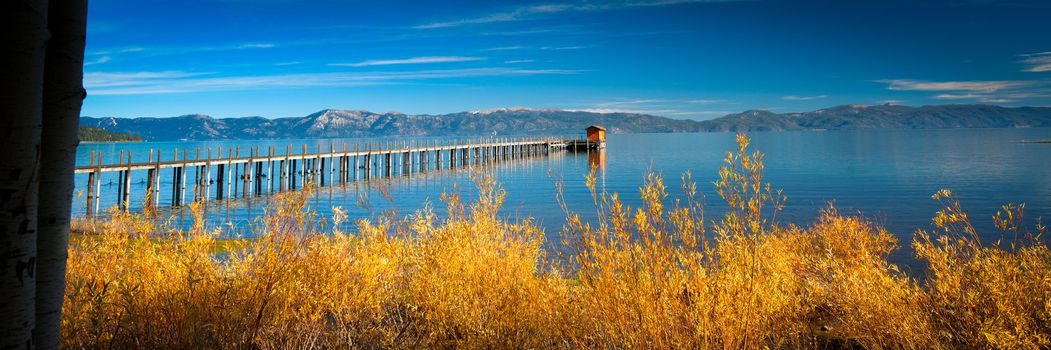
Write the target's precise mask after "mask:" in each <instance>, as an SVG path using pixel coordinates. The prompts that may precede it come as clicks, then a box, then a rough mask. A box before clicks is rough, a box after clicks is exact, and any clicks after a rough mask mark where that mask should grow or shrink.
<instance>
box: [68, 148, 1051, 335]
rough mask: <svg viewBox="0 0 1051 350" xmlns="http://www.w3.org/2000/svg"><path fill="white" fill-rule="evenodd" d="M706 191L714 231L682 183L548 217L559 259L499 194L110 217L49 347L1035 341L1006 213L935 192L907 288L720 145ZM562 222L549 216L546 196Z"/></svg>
mask: <svg viewBox="0 0 1051 350" xmlns="http://www.w3.org/2000/svg"><path fill="white" fill-rule="evenodd" d="M737 141H738V148H737V149H736V151H735V152H728V153H727V155H726V163H725V164H724V166H723V167H722V169H721V170H720V172H719V180H718V181H717V182H716V183H715V189H716V193H717V194H718V196H719V198H720V199H721V200H723V201H725V202H726V204H727V208H728V210H726V212H724V213H721V215H719V216H718V218H716V219H715V220H711V221H706V220H708V219H706V218H705V212H704V197H703V196H701V195H700V194H699V191H698V190H697V185H696V184H694V183H693V181H692V179H691V177H690V174H689V173H686V174H684V175H683V177H682V179H681V185H680V190H681V195H679V196H676V197H675V199H673V200H669V197H670V195H669V194H668V192H667V190H666V188H665V185H664V179H663V178H662V177H661V176H658V175H650V176H648V177H647V178H646V180H645V183H644V184H643V186H642V187H641V188H640V191H639V195H640V197H641V198H642V204H641V205H640V206H639V207H638V208H631V207H629V206H627V205H625V204H624V203H623V202H622V201H621V200H620V198H619V195H618V194H617V193H605V192H600V191H597V190H596V186H595V185H596V177H595V174H594V172H592V173H591V174H589V175H588V176H587V178H586V184H587V186H588V188H589V189H590V190H591V194H592V199H593V202H594V205H595V213H596V216H597V219H596V220H593V221H592V222H585V221H584V220H582V219H581V216H579V215H577V214H574V213H573V212H571V211H569V210H568V209H566V214H567V224H566V226H565V227H564V230H563V235H562V238H563V239H562V241H563V246H564V250H560V251H558V252H559V253H560V254H561V256H562V259H553V258H549V257H548V256H547V255H546V250H545V248H544V246H545V242H544V240H543V237H544V234H543V232H542V231H541V230H540V229H539V228H537V227H536V225H534V224H533V222H532V221H531V220H529V219H526V220H523V221H520V222H510V221H508V220H505V219H503V218H502V217H501V215H500V214H499V210H500V207H501V205H502V203H503V199H504V196H505V194H504V192H503V191H502V190H501V189H500V188H499V187H498V186H497V185H496V184H495V183H494V181H493V180H492V179H491V177H487V176H478V177H476V179H475V180H476V185H477V187H478V189H479V191H478V195H477V198H476V199H475V200H474V201H473V202H471V203H469V204H465V203H462V202H461V199H460V197H459V196H456V195H444V196H443V203H444V205H445V206H446V212H447V214H446V215H445V216H444V217H439V216H438V215H436V214H435V213H434V212H433V211H432V210H430V209H424V210H421V211H419V212H417V213H415V214H413V215H410V216H408V217H402V218H399V217H398V214H397V212H390V213H388V214H387V215H377V216H375V217H374V218H371V219H359V220H357V222H356V225H355V226H356V229H355V230H354V231H355V232H351V233H347V232H341V231H340V230H339V227H341V225H340V224H341V223H342V222H343V221H345V220H347V217H346V214H345V213H344V212H342V211H341V210H339V209H338V208H336V209H335V210H334V212H335V216H334V217H333V218H332V225H327V222H325V221H324V220H320V219H319V218H317V217H315V215H314V214H313V213H312V211H311V210H310V209H309V208H307V204H306V203H307V202H308V198H309V196H310V195H311V189H310V186H309V185H308V186H307V188H306V189H305V190H304V191H299V192H292V193H285V194H281V195H278V196H276V197H275V199H274V200H273V202H272V203H271V204H270V205H269V206H268V209H267V211H266V213H265V214H264V215H263V216H262V217H261V218H260V220H259V222H258V228H257V231H256V233H257V234H258V238H256V239H253V240H251V241H247V242H233V243H223V245H224V247H226V249H229V251H228V252H224V253H222V254H218V255H217V254H216V252H215V246H216V245H217V240H216V238H215V237H216V236H217V234H218V232H210V231H206V230H204V229H203V223H202V222H201V219H200V215H199V212H200V207H199V206H198V205H196V204H195V205H194V206H192V207H191V209H192V211H193V212H194V213H195V223H194V225H193V228H192V229H190V230H188V231H185V232H181V231H177V230H174V229H171V228H170V226H169V225H167V224H164V223H156V221H155V219H153V218H151V216H152V215H154V213H147V215H145V216H144V215H134V214H122V213H114V214H113V216H112V217H111V218H110V219H109V220H107V221H104V222H102V223H100V224H99V225H101V226H100V228H99V229H98V230H97V232H98V233H96V234H85V235H80V236H77V237H76V239H74V240H73V244H72V245H71V246H70V255H69V256H70V258H69V269H68V274H67V280H68V284H67V290H66V301H65V304H64V307H63V323H62V327H63V329H62V331H63V345H64V346H66V347H69V348H111V347H117V348H131V347H135V348H717V347H718V348H800V347H819V348H869V349H883V348H1041V347H1045V348H1046V347H1048V346H1049V337H1051V322H1049V319H1051V253H1049V250H1048V245H1047V244H1046V243H1045V242H1044V241H1043V240H1042V236H1041V235H1042V234H1043V233H1044V231H1045V229H1044V228H1043V227H1042V226H1041V225H1040V224H1039V223H1038V224H1037V225H1036V230H1035V233H1034V234H1032V235H1029V234H1027V233H1026V232H1025V231H1024V229H1022V220H1021V219H1022V218H1021V216H1022V207H1021V206H1005V207H1004V210H1003V211H1002V212H1001V213H1000V214H998V215H997V216H996V217H994V221H995V222H996V223H997V226H998V227H1000V228H1001V230H1003V231H1004V232H1005V233H1010V234H1012V235H1014V236H1015V237H1016V238H1013V239H1012V242H1014V243H1011V244H1009V245H1010V247H1009V248H1004V247H1002V246H1003V245H1007V244H1001V243H1002V242H997V243H996V244H993V245H983V244H982V243H981V242H980V241H979V239H978V237H979V235H978V233H977V232H976V231H975V230H974V228H973V227H972V226H971V225H970V222H969V221H968V219H967V217H966V214H965V213H964V212H963V211H962V209H960V207H959V204H958V203H957V202H956V201H955V200H954V199H952V197H951V194H949V193H948V192H941V193H939V194H938V195H936V196H935V197H936V198H937V199H941V200H943V201H945V204H946V209H945V210H943V211H941V212H939V213H938V214H937V216H936V217H935V219H934V223H935V226H936V227H937V228H938V230H935V231H932V232H928V231H919V232H918V233H917V236H916V239H915V240H914V242H913V243H912V244H913V247H914V249H915V250H916V252H917V257H918V258H919V259H921V260H922V261H925V262H927V263H928V264H929V272H928V273H927V275H926V279H925V280H924V281H922V282H921V281H916V280H914V279H912V278H910V277H909V276H907V275H905V274H904V273H902V272H900V271H899V270H898V268H897V267H896V266H895V265H893V264H891V263H889V262H888V260H887V257H888V256H889V255H890V254H891V252H892V251H894V250H895V249H897V248H898V242H897V241H896V240H895V238H894V237H893V236H892V235H890V234H889V233H888V232H887V231H886V230H884V229H883V228H881V227H879V226H878V225H876V224H874V223H872V222H871V221H869V220H866V219H865V218H863V217H861V216H860V215H844V214H841V213H839V212H838V211H836V209H835V208H834V207H832V206H829V207H828V208H827V209H825V210H823V211H822V212H821V213H820V215H819V217H818V219H816V220H815V222H813V223H812V224H810V225H807V226H804V227H800V226H794V225H787V226H784V225H780V224H778V222H777V220H776V218H777V213H778V212H779V211H780V209H781V208H782V206H783V205H784V203H785V197H784V196H783V195H782V194H781V193H780V192H779V191H775V190H773V189H772V188H771V187H770V186H769V185H767V184H766V183H765V182H763V155H762V154H761V153H758V152H749V151H748V139H747V137H744V136H743V135H738V140H737ZM559 198H560V200H559V202H560V204H562V206H563V208H566V206H565V203H564V201H562V200H561V196H560V197H559Z"/></svg>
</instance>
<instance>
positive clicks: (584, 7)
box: [413, 0, 734, 29]
mask: <svg viewBox="0 0 1051 350" xmlns="http://www.w3.org/2000/svg"><path fill="white" fill-rule="evenodd" d="M727 1H734V0H626V1H625V0H622V1H608V2H575V3H562V4H546V5H530V6H520V7H516V8H512V9H510V10H507V11H504V12H495V13H490V14H487V15H482V16H479V17H471V18H461V19H454V20H449V21H441V22H431V23H427V24H422V25H418V26H415V27H413V28H416V29H437V28H450V27H460V26H466V25H477V24H487V23H500V22H515V21H524V20H532V19H537V18H543V17H545V16H550V15H554V14H560V13H567V12H592V11H610V10H619V9H628V8H636V7H653V6H668V5H677V4H685V3H702V2H727Z"/></svg>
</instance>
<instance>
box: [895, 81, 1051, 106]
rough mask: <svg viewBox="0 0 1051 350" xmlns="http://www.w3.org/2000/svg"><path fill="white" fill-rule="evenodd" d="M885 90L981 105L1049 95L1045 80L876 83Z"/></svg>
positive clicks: (1047, 84)
mask: <svg viewBox="0 0 1051 350" xmlns="http://www.w3.org/2000/svg"><path fill="white" fill-rule="evenodd" d="M876 82H879V83H884V84H887V89H888V90H898V91H926V92H935V93H938V94H936V95H933V96H931V98H934V99H937V100H971V101H976V102H983V103H1008V102H1015V101H1018V100H1025V99H1035V98H1046V97H1047V96H1051V89H1049V88H1048V86H1051V81H1046V80H975V81H925V80H911V79H890V80H877V81H876Z"/></svg>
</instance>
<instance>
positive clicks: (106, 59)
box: [84, 56, 113, 66]
mask: <svg viewBox="0 0 1051 350" xmlns="http://www.w3.org/2000/svg"><path fill="white" fill-rule="evenodd" d="M112 59H113V58H111V57H109V56H102V57H99V58H97V59H95V60H94V61H84V65H85V66H92V65H96V64H102V63H106V62H109V61H110V60H112Z"/></svg>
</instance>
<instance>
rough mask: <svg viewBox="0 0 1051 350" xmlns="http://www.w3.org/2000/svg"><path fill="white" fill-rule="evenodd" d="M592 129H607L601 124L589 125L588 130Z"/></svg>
mask: <svg viewBox="0 0 1051 350" xmlns="http://www.w3.org/2000/svg"><path fill="white" fill-rule="evenodd" d="M591 129H598V130H602V131H606V128H603V127H602V126H601V125H592V126H589V127H588V130H591Z"/></svg>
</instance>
